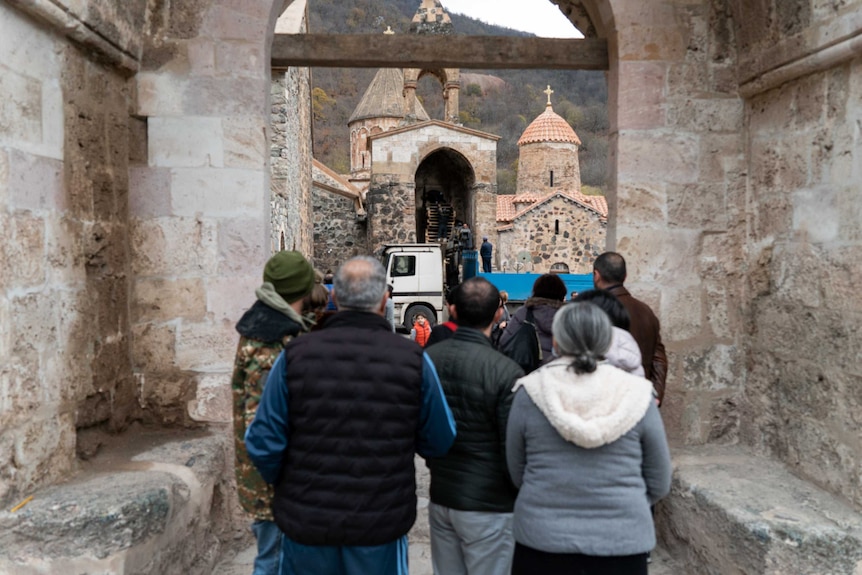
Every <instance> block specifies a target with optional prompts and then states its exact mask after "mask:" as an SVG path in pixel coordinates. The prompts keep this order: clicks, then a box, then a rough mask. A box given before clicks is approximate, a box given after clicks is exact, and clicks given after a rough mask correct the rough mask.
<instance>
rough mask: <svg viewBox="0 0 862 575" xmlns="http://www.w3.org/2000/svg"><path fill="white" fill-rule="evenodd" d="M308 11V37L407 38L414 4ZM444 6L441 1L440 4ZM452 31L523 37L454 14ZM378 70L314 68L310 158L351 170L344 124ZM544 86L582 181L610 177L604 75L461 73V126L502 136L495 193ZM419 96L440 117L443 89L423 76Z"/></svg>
mask: <svg viewBox="0 0 862 575" xmlns="http://www.w3.org/2000/svg"><path fill="white" fill-rule="evenodd" d="M309 4H310V7H309V29H310V31H312V32H329V33H351V34H372V33H382V31H383V30H385V29H386V26H391V27H392V29H393V30H395V31H396V32H397V33H407V31H408V29H409V26H410V20H411V19H412V17H413V14H414V13H415V12H416V8H417V6H418V5H419V2H418V0H354V1H352V2H343V1H342V0H314V2H310V3H309ZM444 6H445V2H444ZM451 16H452V23H453V26H454V28H455V33H456V34H468V35H497V36H503V35H527V34H526V33H524V32H518V31H515V30H510V29H507V28H501V27H499V26H493V25H490V24H486V23H484V22H481V21H479V20H476V19H474V18H469V17H466V16H462V15H459V14H451ZM375 72H376V71H375V70H369V69H341V68H315V69H314V70H313V72H312V81H313V85H314V91H313V94H312V96H313V99H314V115H315V118H314V155H315V157H316V158H317V159H319V160H320V161H322V162H324V163H325V164H327V165H328V166H330V167H332V168H333V169H334V170H336V171H338V172H341V173H346V172H347V171H348V170H349V168H350V161H349V155H348V154H349V144H348V141H349V138H348V131H347V119H348V118H349V117H350V114H351V113H352V112H353V109H354V108H355V107H356V105H357V104H358V103H359V100H360V98H361V97H362V94H363V92H364V91H365V88H366V87H367V86H368V84H369V82H370V81H371V79H372V78H373V77H374V73H375ZM547 85H551V87H552V88H553V89H554V95H553V103H554V111H555V112H557V113H558V114H560V115H561V116H562V117H563V118H565V119H566V120H567V121H568V122H569V124H571V126H572V127H573V128H574V129H575V131H576V132H577V134H578V136H579V137H580V138H581V141H582V142H583V145H582V148H581V153H580V161H581V178H582V181H583V183H584V184H587V185H590V186H595V187H599V188H602V187H604V185H605V180H606V177H607V175H606V174H607V149H608V148H607V130H608V119H607V84H606V81H605V75H604V73H603V72H588V71H580V70H577V71H560V70H498V71H494V70H464V71H462V78H461V102H460V103H461V122H462V123H463V124H464V125H465V126H467V127H470V128H475V129H478V130H483V131H486V132H490V133H493V134H497V135H499V136H501V140H500V142H499V144H498V147H497V167H498V190H499V192H500V193H512V192H514V188H515V182H516V180H517V165H518V146H517V141H518V138H519V137H520V135H521V133H522V132H523V131H524V129H525V128H526V127H527V125H529V123H530V122H531V121H532V120H533V119H534V118H535V117H536V116H538V115H539V114H540V113H542V111H543V110H544V108H545V103H546V101H547V100H546V96H545V95H544V94H543V93H542V91H543V90H544V89H545V87H546V86H547ZM417 94H418V96H419V97H420V99H421V100H422V103H423V105H424V106H425V109H426V110H427V111H428V113H429V115H430V116H431V117H432V118H440V117H442V115H443V112H442V111H443V100H442V92H441V86H440V84H439V82H437V80H436V79H434V78H432V77H425V78H423V79H422V80H421V81H420V83H419V86H418V88H417Z"/></svg>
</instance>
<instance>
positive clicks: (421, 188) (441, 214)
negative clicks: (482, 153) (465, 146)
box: [415, 148, 476, 242]
mask: <svg viewBox="0 0 862 575" xmlns="http://www.w3.org/2000/svg"><path fill="white" fill-rule="evenodd" d="M475 181H476V176H475V173H474V171H473V167H472V166H471V165H470V162H469V161H467V159H466V158H465V157H464V156H463V155H461V154H460V153H459V152H457V151H455V150H453V149H451V148H443V149H440V150H437V151H435V152H432V153H431V154H429V155H428V156H427V157H426V158H425V159H424V160H423V161H422V162H421V163H420V164H419V167H418V168H417V169H416V177H415V182H416V188H415V189H416V237H417V239H418V240H419V241H420V242H439V241H443V240H446V239H448V238H449V237H451V234H452V231H453V229H454V227H455V223H456V222H465V223H467V224H469V225H470V227H471V228H472V227H474V225H473V224H474V218H475V214H474V209H473V205H474V203H475V197H474V190H473V187H474V184H475Z"/></svg>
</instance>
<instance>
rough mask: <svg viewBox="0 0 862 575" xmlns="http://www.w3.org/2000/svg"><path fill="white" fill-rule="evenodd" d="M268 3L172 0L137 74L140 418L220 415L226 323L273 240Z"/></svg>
mask: <svg viewBox="0 0 862 575" xmlns="http://www.w3.org/2000/svg"><path fill="white" fill-rule="evenodd" d="M275 4H278V6H276V5H274V3H273V2H272V0H249V1H246V2H242V3H236V2H229V1H212V2H210V1H204V0H201V1H200V2H197V1H189V2H185V3H182V4H178V5H176V6H174V5H171V6H170V7H169V8H170V12H171V14H168V15H167V17H166V18H165V19H164V20H163V21H162V23H163V26H164V27H163V28H159V29H157V30H154V32H153V34H152V36H151V37H150V42H151V45H149V46H148V52H147V53H148V54H149V56H147V57H145V58H144V60H143V62H144V69H143V70H142V71H141V72H139V73H138V74H137V76H136V77H135V79H134V85H135V88H136V90H137V109H136V113H137V115H139V116H141V117H144V118H146V121H147V125H148V130H149V146H148V161H147V166H146V167H145V168H141V169H140V170H139V171H136V173H135V174H133V179H132V184H133V185H132V196H133V197H134V198H135V201H134V202H133V203H132V209H131V214H130V215H131V222H132V242H131V245H132V256H131V262H132V269H133V273H134V280H133V282H134V283H133V300H132V310H133V313H134V314H135V317H134V321H133V325H132V334H133V342H134V343H133V346H132V351H133V362H134V369H135V374H136V377H137V379H138V386H139V394H140V398H139V400H140V403H141V405H142V406H143V408H144V410H145V414H146V417H147V419H149V420H153V421H158V422H164V423H179V424H191V423H193V422H217V423H227V422H229V421H230V417H231V415H230V414H231V401H230V388H229V384H228V382H229V377H230V372H231V368H232V363H233V358H234V353H235V350H236V341H237V334H236V332H235V331H234V329H233V326H234V324H235V323H236V321H237V319H238V318H239V317H240V316H241V315H242V313H243V311H244V310H245V309H246V308H248V306H250V305H251V303H252V302H253V300H254V289H255V288H256V287H257V286H258V285H259V284H260V277H261V270H262V268H263V265H264V263H265V262H266V259H267V257H268V255H269V253H270V246H271V243H272V242H273V236H272V234H271V230H270V227H271V225H270V224H271V222H270V213H271V202H270V200H271V193H270V183H269V180H270V167H269V156H270V153H269V145H270V141H269V138H268V135H267V132H268V130H269V124H270V121H271V114H272V108H271V104H270V101H269V95H270V88H271V79H270V69H269V38H271V35H272V33H273V29H274V24H275V21H276V17H277V12H280V9H281V7H282V3H281V2H277V3H275ZM295 4H301V3H299V2H295ZM173 12H177V13H176V15H174V14H173ZM180 25H182V26H180ZM178 26H180V27H179V28H178ZM297 97H298V95H297ZM300 112H301V110H299V109H297V110H296V113H297V114H299V113H300ZM296 144H297V145H300V142H296ZM278 241H280V237H279V238H278ZM301 241H309V243H308V244H307V245H308V246H309V248H310V240H309V239H308V238H306V240H302V238H299V239H298V242H301Z"/></svg>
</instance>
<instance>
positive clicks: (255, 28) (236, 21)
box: [201, 4, 269, 75]
mask: <svg viewBox="0 0 862 575" xmlns="http://www.w3.org/2000/svg"><path fill="white" fill-rule="evenodd" d="M248 8H249V6H248V5H247V4H242V8H240V7H239V6H237V9H230V8H228V7H226V6H223V5H215V6H212V7H211V8H210V9H209V10H208V11H207V15H206V16H205V18H204V23H203V26H202V28H201V31H202V32H204V33H205V35H206V36H210V37H212V38H218V39H219V40H248V39H249V38H265V37H266V34H267V32H268V28H269V15H268V14H267V15H265V16H264V15H262V14H255V13H253V12H249V10H248ZM260 73H261V75H263V66H261V68H260Z"/></svg>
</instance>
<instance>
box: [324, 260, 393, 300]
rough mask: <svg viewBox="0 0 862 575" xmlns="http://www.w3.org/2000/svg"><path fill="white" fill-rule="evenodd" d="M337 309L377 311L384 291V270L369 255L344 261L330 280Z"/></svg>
mask: <svg viewBox="0 0 862 575" xmlns="http://www.w3.org/2000/svg"><path fill="white" fill-rule="evenodd" d="M332 289H333V291H334V292H335V299H336V301H337V303H338V309H339V310H353V311H377V309H378V308H379V307H380V302H382V301H383V294H384V293H386V270H384V269H383V265H382V264H381V263H380V262H379V261H377V260H376V259H374V258H372V257H370V256H358V257H355V258H351V259H349V260H347V261H346V262H344V264H342V266H341V267H340V268H338V271H337V272H335V278H334V280H333V282H332Z"/></svg>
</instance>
